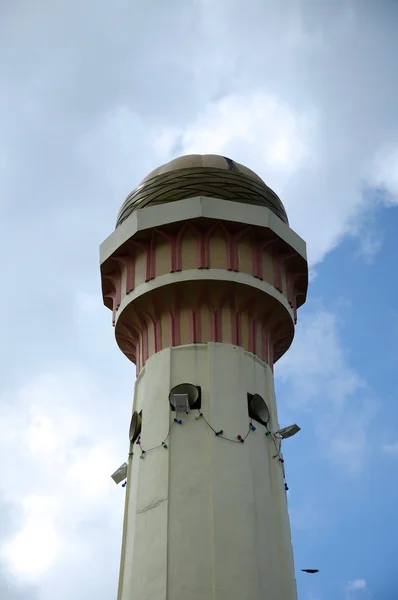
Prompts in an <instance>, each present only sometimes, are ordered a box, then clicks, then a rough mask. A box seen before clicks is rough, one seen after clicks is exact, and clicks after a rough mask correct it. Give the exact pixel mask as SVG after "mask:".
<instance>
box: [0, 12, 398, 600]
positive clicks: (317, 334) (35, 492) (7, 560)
mask: <svg viewBox="0 0 398 600" xmlns="http://www.w3.org/2000/svg"><path fill="white" fill-rule="evenodd" d="M397 22H398V7H397V5H396V2H394V1H392V0H391V1H389V0H381V1H380V2H375V1H374V0H361V1H360V0H335V1H333V2H332V1H331V0H330V1H328V0H325V1H323V2H315V1H312V0H286V2H285V3H284V5H283V6H282V5H281V4H280V3H275V2H270V1H267V0H247V1H246V2H245V3H244V9H243V8H242V3H241V2H240V1H238V0H212V1H210V0H173V2H172V3H165V2H164V1H163V0H162V1H161V0H154V1H153V2H151V3H150V7H149V5H148V3H144V2H138V1H137V2H136V3H131V2H128V1H127V0H118V1H117V2H115V3H113V4H112V5H110V4H109V2H108V3H107V2H105V1H103V0H95V1H94V0H86V1H85V2H73V1H72V2H63V1H62V0H57V1H56V2H51V3H50V2H48V1H45V0H38V1H37V2H35V3H31V2H27V0H26V1H24V0H19V2H12V3H11V2H10V3H2V4H1V6H0V247H1V250H2V253H1V255H2V274H3V286H2V290H3V293H2V295H1V298H0V302H1V308H2V314H3V320H2V329H1V333H2V335H1V339H2V341H3V343H2V344H1V345H0V358H1V364H2V372H1V378H0V464H1V465H5V468H4V467H3V469H2V477H1V479H0V514H1V519H0V597H1V599H2V600H27V599H28V598H29V600H53V598H54V589H56V590H57V598H59V600H66V599H68V600H69V598H71V597H73V598H75V599H76V600H86V598H91V597H95V598H96V599H97V600H105V599H106V600H108V599H109V598H113V597H115V595H116V586H117V575H118V568H119V554H120V542H121V523H122V513H123V490H122V488H117V487H116V486H115V485H114V484H113V482H112V480H111V479H110V474H111V473H112V472H113V471H114V470H115V468H116V467H117V466H118V465H120V464H121V463H122V462H123V460H124V458H125V454H126V443H125V432H126V423H128V422H129V414H130V407H131V402H132V395H133V386H134V377H135V374H134V371H133V370H132V369H131V367H130V364H129V363H128V361H127V360H126V359H125V358H124V357H123V356H122V355H121V354H120V352H119V351H118V349H117V347H116V344H115V342H114V339H113V330H112V327H111V316H110V314H109V311H107V310H106V309H105V308H104V307H103V306H102V302H101V296H100V281H99V265H98V263H99V256H98V255H99V253H98V246H99V244H100V243H101V242H102V240H103V239H104V238H105V237H107V236H108V235H109V233H110V232H111V231H112V229H113V227H114V224H115V220H116V215H117V212H118V209H119V207H120V205H121V204H122V202H123V200H124V198H125V197H126V195H127V194H128V193H129V192H130V191H131V190H132V189H133V188H134V187H135V186H136V185H137V184H138V182H139V181H140V180H141V179H142V178H143V177H144V176H145V175H146V174H147V173H148V172H150V171H151V170H152V169H154V168H156V167H157V166H158V165H159V164H162V163H163V162H166V161H168V160H170V159H172V158H173V157H175V156H178V155H180V154H183V153H191V152H198V153H220V154H222V155H226V156H230V157H231V158H233V159H235V160H236V161H238V162H241V163H243V164H246V165H247V166H248V167H250V168H251V169H253V170H255V171H256V172H258V173H259V175H260V176H261V177H262V178H263V179H264V180H265V181H266V183H267V184H268V185H270V187H272V188H273V189H274V190H275V191H276V192H277V193H278V195H280V197H281V198H282V200H283V202H284V204H285V206H286V209H287V212H288V215H289V219H290V224H291V226H292V227H293V229H295V230H296V231H297V233H299V234H300V235H301V236H302V237H303V238H304V239H305V240H306V241H307V245H308V256H309V261H310V266H311V273H312V281H311V284H310V291H309V297H308V302H307V304H306V305H305V306H304V307H303V308H302V309H301V310H300V312H299V323H298V328H297V335H296V338H295V341H294V343H293V346H292V348H291V349H290V351H289V352H288V353H287V355H286V356H285V357H284V358H283V360H281V361H280V364H278V365H277V367H276V370H275V373H276V386H277V393H278V401H279V407H280V422H281V425H282V426H283V425H288V424H289V423H291V422H298V423H299V424H300V425H301V427H302V431H301V432H300V434H299V435H297V436H295V437H294V438H292V439H291V440H288V441H286V443H285V456H286V468H287V476H288V482H289V486H290V490H289V510H290V516H291V528H292V537H293V544H294V552H295V558H296V566H297V569H298V573H297V580H298V586H299V598H300V600H365V599H373V600H389V598H394V597H396V595H397V593H398V581H397V579H396V573H395V570H394V566H395V559H394V556H395V555H396V550H397V547H396V546H397V544H396V541H395V536H394V530H395V524H396V508H395V507H396V505H397V500H398V492H397V491H394V487H395V485H394V483H395V477H396V469H397V460H398V434H397V411H396V407H395V388H396V386H395V385H394V384H395V374H396V372H397V368H396V366H397V361H398V352H397V344H396V338H397V332H398V312H397V303H396V296H397V294H396V288H397V283H396V281H395V257H396V255H397V250H398V248H397V238H396V234H395V232H396V231H397V226H398V212H397V205H398V120H397V118H396V112H397V109H396V105H397V102H396V99H397V97H398V76H397V74H396V73H397V70H396V56H397V55H398V38H397V36H396V31H397ZM94 566H95V569H94ZM307 567H310V568H311V567H315V568H319V569H320V573H319V574H318V575H316V576H315V575H314V576H310V575H306V574H304V573H301V572H300V571H299V569H300V568H307ZM98 573H100V576H98ZM60 581H62V586H61V587H60V586H59V582H60Z"/></svg>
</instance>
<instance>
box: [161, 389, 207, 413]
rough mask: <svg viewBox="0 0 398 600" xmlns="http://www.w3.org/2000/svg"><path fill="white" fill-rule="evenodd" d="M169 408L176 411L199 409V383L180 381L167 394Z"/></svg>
mask: <svg viewBox="0 0 398 600" xmlns="http://www.w3.org/2000/svg"><path fill="white" fill-rule="evenodd" d="M169 402H170V408H171V410H173V411H176V412H189V411H190V410H199V409H200V407H201V405H202V391H201V388H200V386H199V385H193V384H192V383H180V384H179V385H176V386H175V387H173V389H172V390H171V392H170V394H169Z"/></svg>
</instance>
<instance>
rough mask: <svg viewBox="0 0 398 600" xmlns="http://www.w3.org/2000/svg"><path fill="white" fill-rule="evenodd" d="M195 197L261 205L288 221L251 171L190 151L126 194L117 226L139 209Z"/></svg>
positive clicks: (281, 205) (232, 162)
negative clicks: (190, 152)
mask: <svg viewBox="0 0 398 600" xmlns="http://www.w3.org/2000/svg"><path fill="white" fill-rule="evenodd" d="M195 196H208V197H212V198H221V199H223V200H230V201H233V202H242V203H244V204H256V205H258V206H264V207H266V208H269V209H270V210H271V211H272V212H273V213H275V214H276V215H277V216H278V217H279V218H280V219H281V220H282V221H284V222H285V223H288V219H287V215H286V211H285V208H284V206H283V204H282V201H281V200H280V199H279V198H278V196H277V195H276V194H275V193H274V192H273V191H272V190H271V189H270V188H269V187H268V186H267V185H266V184H265V183H264V181H263V180H262V179H261V178H260V177H259V176H258V175H257V174H256V173H254V171H251V170H250V169H248V168H247V167H245V166H243V165H241V164H239V163H237V162H235V161H233V160H231V159H230V158H227V157H226V156H218V155H216V154H203V155H202V154H189V155H187V156H181V157H180V158H176V159H174V160H171V161H170V162H168V163H166V164H165V165H162V166H161V167H158V168H157V169H155V170H154V171H152V172H151V173H149V175H147V176H146V177H145V179H143V180H142V181H141V183H140V184H139V186H138V187H136V189H135V190H133V191H132V192H131V194H129V195H128V196H127V198H126V200H125V202H124V203H123V205H122V207H121V209H120V211H119V214H118V217H117V222H116V227H118V226H119V225H120V224H121V223H123V221H125V220H126V219H127V217H129V216H130V215H131V213H132V212H134V211H135V210H138V209H139V208H144V207H145V206H149V205H151V206H152V205H154V204H160V203H163V202H174V201H176V200H184V199H186V198H193V197H195Z"/></svg>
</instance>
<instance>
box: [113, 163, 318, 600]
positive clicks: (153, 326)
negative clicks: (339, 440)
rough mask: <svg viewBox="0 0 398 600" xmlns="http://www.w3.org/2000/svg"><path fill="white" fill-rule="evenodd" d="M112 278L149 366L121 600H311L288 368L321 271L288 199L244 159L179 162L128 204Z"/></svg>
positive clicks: (130, 476) (142, 373) (132, 450)
mask: <svg viewBox="0 0 398 600" xmlns="http://www.w3.org/2000/svg"><path fill="white" fill-rule="evenodd" d="M101 276H102V291H103V297H104V303H105V305H106V306H107V307H108V308H110V309H111V311H112V321H113V325H114V328H115V336H116V341H117V343H118V345H119V348H120V349H121V350H122V352H123V353H124V354H125V355H126V357H127V358H128V359H129V360H130V361H131V362H133V363H134V364H135V365H136V369H137V380H136V384H135V392H134V405H133V417H132V421H131V425H130V431H129V427H128V425H129V424H128V423H126V424H125V431H126V442H127V441H128V438H127V433H128V431H129V435H130V446H129V458H128V460H126V463H127V464H125V465H124V466H122V467H121V469H120V470H118V473H115V474H114V476H113V477H114V479H115V481H117V482H118V481H121V480H123V481H124V480H125V483H124V484H123V485H124V486H125V492H126V505H125V516H124V530H123V542H122V557H121V567H120V579H119V594H118V600H294V599H296V598H297V592H296V582H295V576H294V565H293V553H292V546H291V539H290V527H289V517H288V511H287V499H286V487H287V486H286V483H285V478H284V461H283V455H282V453H281V449H280V444H281V439H282V438H284V437H288V435H289V434H291V433H293V432H294V428H293V429H289V428H288V431H284V430H280V427H279V424H278V417H277V409H276V401H275V394H274V377H273V370H274V364H275V362H276V361H277V360H278V359H279V358H280V357H281V356H282V355H283V354H284V352H286V350H287V349H288V348H289V346H290V344H291V343H292V340H293V335H294V326H295V323H296V313H297V308H298V307H299V306H301V305H302V304H303V303H304V302H305V299H306V292H307V283H308V269H307V260H306V247H305V243H304V241H303V240H302V239H301V238H300V237H299V236H298V235H297V234H296V233H295V232H294V231H293V230H292V229H291V228H290V227H289V225H288V219H287V216H286V212H285V209H284V207H283V204H282V202H281V201H280V199H279V198H278V196H277V195H276V194H275V193H274V192H273V191H272V190H271V189H270V188H269V187H267V186H266V185H265V183H264V182H263V181H262V180H261V179H260V177H258V175H256V174H255V173H253V171H251V170H250V169H248V168H246V167H244V166H242V165H240V164H238V163H236V162H234V161H233V160H231V159H229V158H226V157H223V156H215V155H203V156H202V155H190V156H183V157H181V158H177V159H176V160H173V161H171V162H169V163H167V164H166V165H163V166H162V167H160V168H158V169H156V170H155V171H153V172H152V173H150V174H149V175H148V176H147V177H146V178H145V179H144V180H143V181H142V182H141V184H140V185H139V186H138V187H137V188H136V189H135V190H134V191H133V192H132V193H131V194H130V195H129V196H128V197H127V199H126V201H125V202H124V204H123V206H122V208H121V210H120V212H119V216H118V219H117V224H116V229H115V231H114V232H113V233H112V234H111V235H110V236H109V237H108V238H107V239H106V240H105V241H104V242H103V244H102V245H101ZM115 401H116V399H115ZM297 429H298V428H296V430H297ZM278 432H279V433H278Z"/></svg>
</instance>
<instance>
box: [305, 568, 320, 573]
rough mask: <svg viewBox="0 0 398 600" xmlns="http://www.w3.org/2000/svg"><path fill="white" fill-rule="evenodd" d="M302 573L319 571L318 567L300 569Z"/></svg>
mask: <svg viewBox="0 0 398 600" xmlns="http://www.w3.org/2000/svg"><path fill="white" fill-rule="evenodd" d="M301 570H302V571H304V573H319V569H301Z"/></svg>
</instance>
